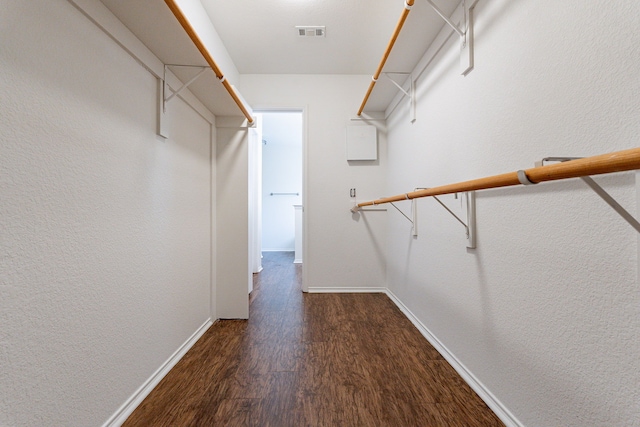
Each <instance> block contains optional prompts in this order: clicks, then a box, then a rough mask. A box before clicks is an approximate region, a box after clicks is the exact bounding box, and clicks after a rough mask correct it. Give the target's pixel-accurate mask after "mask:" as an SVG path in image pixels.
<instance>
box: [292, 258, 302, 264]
mask: <svg viewBox="0 0 640 427" xmlns="http://www.w3.org/2000/svg"><path fill="white" fill-rule="evenodd" d="M293 263H294V264H302V260H301V259H294V260H293Z"/></svg>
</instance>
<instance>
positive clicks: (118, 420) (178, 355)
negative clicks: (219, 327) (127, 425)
mask: <svg viewBox="0 0 640 427" xmlns="http://www.w3.org/2000/svg"><path fill="white" fill-rule="evenodd" d="M211 325H213V322H212V321H211V319H207V321H206V322H204V323H203V324H202V326H200V327H199V328H198V329H197V330H196V331H195V332H194V333H193V335H191V336H190V337H189V339H187V340H186V341H185V342H184V343H183V344H182V345H181V346H180V347H179V348H178V349H177V350H176V351H175V352H174V353H173V354H172V355H171V357H169V359H167V361H166V362H164V363H163V364H162V365H161V366H160V367H159V368H158V369H157V370H156V371H155V372H154V373H153V374H152V375H151V377H149V379H147V381H145V382H144V384H142V385H141V386H140V388H138V389H137V390H136V391H135V392H134V393H133V395H131V397H129V399H127V401H126V402H125V403H123V404H122V406H121V407H120V408H118V410H117V411H116V412H115V413H114V414H113V415H112V416H111V417H110V418H109V419H108V420H107V421H106V422H105V423H104V424H103V425H102V427H120V426H121V425H122V424H123V423H124V422H125V421H126V420H127V418H129V415H131V414H132V413H133V411H134V410H135V409H136V408H137V407H138V405H140V404H141V403H142V401H143V400H144V399H145V397H147V396H148V395H149V393H151V391H152V390H153V389H154V387H155V386H157V385H158V383H159V382H160V381H161V380H162V379H163V378H164V377H165V376H166V375H167V374H168V373H169V371H170V370H171V368H173V367H174V366H175V365H176V363H178V361H179V360H180V359H182V357H183V356H184V355H185V354H186V353H187V351H189V349H190V348H191V347H193V345H194V344H195V343H196V341H198V339H200V337H201V336H202V334H204V333H205V332H206V331H207V329H209V327H210V326H211Z"/></svg>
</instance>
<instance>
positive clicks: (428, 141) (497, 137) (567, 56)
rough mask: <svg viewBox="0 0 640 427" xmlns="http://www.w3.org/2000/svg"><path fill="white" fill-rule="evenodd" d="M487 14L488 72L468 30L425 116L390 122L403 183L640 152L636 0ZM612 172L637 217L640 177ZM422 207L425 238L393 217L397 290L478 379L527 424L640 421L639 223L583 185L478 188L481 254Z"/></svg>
mask: <svg viewBox="0 0 640 427" xmlns="http://www.w3.org/2000/svg"><path fill="white" fill-rule="evenodd" d="M476 22H477V25H476V28H475V35H476V45H475V64H476V67H475V70H474V71H472V72H471V74H469V75H468V76H467V77H461V76H459V75H458V53H457V51H458V45H457V42H455V41H454V40H453V38H452V39H451V40H450V41H449V42H447V43H446V45H445V48H444V49H443V51H442V52H441V53H440V54H439V55H438V56H437V57H436V59H435V61H434V62H433V63H432V65H431V66H430V67H429V68H428V69H427V70H426V71H425V72H424V74H423V75H422V77H421V78H420V79H419V80H418V86H417V90H418V104H417V122H416V123H415V124H413V125H411V124H409V121H408V112H407V106H406V101H403V103H402V104H401V105H400V106H399V107H398V109H397V111H396V112H395V113H394V114H393V115H392V117H391V118H390V120H389V127H390V131H389V180H388V186H387V190H388V191H387V193H388V194H397V193H401V192H405V191H407V190H410V189H413V188H414V187H417V186H418V187H421V186H425V187H430V186H436V185H441V184H447V183H452V182H457V181H462V180H466V179H472V178H477V177H482V176H486V175H493V174H498V173H502V172H511V171H514V170H517V169H524V168H529V167H532V166H533V162H534V161H535V160H539V159H541V158H543V157H546V156H588V155H595V154H601V153H606V152H610V151H616V150H622V149H626V148H632V147H634V146H637V145H638V135H639V134H640V120H638V117H640V98H639V97H638V94H639V93H640V78H638V73H637V67H638V65H639V64H640V62H639V58H640V50H639V48H638V46H640V33H639V32H638V31H636V27H637V24H638V22H640V5H639V4H638V3H637V2H609V1H593V2H589V3H588V4H585V3H584V2H579V1H575V0H569V1H564V2H557V1H551V0H544V1H534V0H521V1H517V2H514V1H508V0H486V1H480V2H479V3H478V6H477V9H476ZM447 34H448V32H447ZM430 57H431V55H428V57H426V58H424V60H425V61H426V60H428V59H430ZM418 71H420V70H416V74H417V73H418ZM596 181H598V182H600V183H601V184H602V185H603V186H604V187H605V188H606V189H607V190H608V191H610V193H611V194H612V195H614V196H615V197H616V198H617V199H618V200H619V201H620V202H621V203H622V204H623V205H625V206H626V207H627V208H628V209H630V210H631V211H632V212H635V211H636V202H635V197H636V193H635V188H634V185H635V177H634V173H621V174H616V175H611V176H603V177H599V178H596ZM418 203H419V206H420V214H419V215H420V218H419V219H420V235H419V237H418V238H417V239H413V238H412V237H411V236H410V234H409V227H410V224H408V223H407V221H406V220H405V219H404V218H403V217H401V215H399V214H398V213H397V212H390V213H389V236H388V242H389V251H388V253H389V257H388V267H387V268H388V284H389V288H390V289H391V290H392V292H393V293H394V294H395V295H396V296H397V297H398V298H399V299H400V300H401V301H402V302H403V303H404V304H405V305H406V306H408V307H409V309H410V310H411V311H412V312H413V313H414V314H415V315H416V316H417V317H418V318H419V320H420V321H421V322H422V323H423V324H424V325H425V326H426V327H427V328H428V329H429V330H430V331H431V332H432V333H433V334H434V335H435V336H436V337H437V338H438V339H439V340H440V341H441V342H442V343H443V344H444V345H445V347H446V348H448V350H449V351H450V352H451V353H452V354H453V355H454V356H455V357H456V358H457V359H458V360H459V361H461V362H462V364H463V365H464V366H466V368H467V369H468V370H469V371H470V372H471V373H472V375H474V376H475V377H476V378H477V379H478V380H479V381H480V382H481V383H483V384H484V385H485V386H486V388H487V389H488V390H489V391H490V392H492V393H493V394H494V395H495V396H496V397H497V399H498V400H499V401H500V402H502V404H503V405H504V407H505V408H506V409H507V410H509V411H511V412H512V413H513V415H514V416H515V418H516V419H518V420H519V421H520V422H521V423H522V424H523V425H526V426H552V425H554V426H558V425H562V426H587V425H589V426H605V425H607V426H612V425H638V422H639V421H638V420H640V405H639V404H638V402H640V387H639V384H640V357H639V355H640V339H639V338H640V292H638V278H637V263H638V258H637V235H636V234H637V233H636V232H635V231H634V230H633V229H632V228H631V227H630V226H629V225H628V224H627V223H626V222H624V221H623V220H622V219H621V218H620V217H619V216H618V215H617V214H616V213H615V212H614V211H613V210H612V209H611V208H609V207H608V206H607V205H606V204H605V203H604V202H603V201H602V200H601V199H599V198H598V196H597V195H595V193H593V192H592V191H591V190H589V189H588V188H587V187H586V186H585V185H584V184H583V183H582V182H581V181H579V180H573V181H568V182H557V183H547V184H540V185H538V186H535V187H527V188H525V187H520V188H511V189H501V190H490V191H486V192H481V193H479V194H478V200H477V212H478V213H477V215H478V217H477V226H478V241H477V244H478V247H477V249H476V250H466V248H465V244H464V236H463V232H462V230H461V229H460V228H461V227H460V225H459V224H457V223H456V222H455V221H454V220H453V219H452V218H451V217H450V216H449V215H448V214H447V213H446V212H445V211H444V210H443V209H442V208H441V207H440V206H438V205H437V204H436V203H435V202H434V201H433V200H426V199H423V200H420V201H419V202H418Z"/></svg>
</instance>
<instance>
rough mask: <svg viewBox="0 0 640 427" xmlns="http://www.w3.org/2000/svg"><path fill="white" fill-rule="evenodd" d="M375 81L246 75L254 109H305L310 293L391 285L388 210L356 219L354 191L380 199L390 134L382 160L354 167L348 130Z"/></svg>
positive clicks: (306, 253) (307, 277)
mask: <svg viewBox="0 0 640 427" xmlns="http://www.w3.org/2000/svg"><path fill="white" fill-rule="evenodd" d="M370 79H371V77H366V76H326V75H241V80H240V81H241V85H240V90H241V91H242V94H243V96H244V97H245V99H246V100H247V102H249V103H250V104H251V106H252V107H253V108H254V109H268V108H302V109H304V119H303V120H305V137H306V143H305V144H306V145H305V147H304V148H303V150H306V151H305V154H304V156H305V157H306V161H307V164H306V166H305V167H306V171H305V174H306V176H305V177H304V187H305V188H304V189H303V195H304V200H303V204H304V226H305V230H306V234H305V242H304V245H305V248H304V269H303V277H304V279H303V280H304V281H305V284H306V286H308V287H309V288H310V290H322V289H326V288H341V289H349V288H379V287H384V284H385V275H386V273H385V261H384V247H385V237H384V236H385V233H384V225H385V223H386V218H385V215H386V213H385V212H372V213H368V214H362V215H355V216H352V215H351V213H350V212H349V208H350V207H351V206H350V201H349V188H353V187H356V188H358V191H359V194H360V195H361V196H362V197H363V198H364V197H367V196H369V197H371V196H374V195H379V191H380V189H381V188H383V187H384V177H385V171H386V161H387V160H386V134H385V130H384V128H383V127H381V129H380V130H379V133H378V138H379V152H380V160H379V161H376V162H363V163H360V164H358V165H355V164H354V165H349V164H348V163H347V160H346V126H347V125H348V124H351V123H352V122H350V121H349V119H350V118H352V117H355V114H356V112H357V109H358V107H359V105H360V102H361V101H362V97H363V96H364V93H365V91H366V89H367V85H368V84H369V81H370Z"/></svg>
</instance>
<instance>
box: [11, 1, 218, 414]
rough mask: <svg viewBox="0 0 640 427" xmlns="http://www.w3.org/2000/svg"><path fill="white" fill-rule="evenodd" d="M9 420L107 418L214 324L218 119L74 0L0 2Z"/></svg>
mask: <svg viewBox="0 0 640 427" xmlns="http://www.w3.org/2000/svg"><path fill="white" fill-rule="evenodd" d="M0 7H1V8H2V14H1V15H0V38H1V39H2V49H0V80H1V81H2V84H1V86H2V88H3V90H2V97H1V99H0V138H1V145H0V147H1V148H0V150H1V155H0V181H1V185H0V200H1V202H0V236H1V242H0V295H1V297H0V325H2V326H1V327H0V425H2V426H62V425H64V426H95V425H100V424H102V423H103V422H105V421H106V420H107V418H109V416H110V415H112V414H113V413H114V412H115V411H116V409H117V408H118V407H119V406H120V405H121V404H122V403H123V402H125V401H126V400H127V398H129V397H130V396H131V395H132V393H133V392H134V391H135V390H136V389H137V388H138V387H139V386H140V385H141V384H142V383H143V382H144V381H145V380H147V379H148V378H149V377H150V376H151V374H152V373H153V372H154V371H155V370H156V369H157V368H158V367H159V366H160V365H161V364H162V363H163V362H165V361H166V360H167V358H168V357H169V356H171V354H172V353H173V352H174V351H175V350H176V349H177V348H178V347H179V346H180V345H181V344H182V343H184V342H185V340H186V339H187V338H189V337H190V336H191V334H192V333H194V331H196V330H197V329H198V328H199V327H200V326H201V325H202V324H203V323H204V322H205V321H206V320H207V319H208V318H209V301H210V286H211V277H210V276H211V259H210V257H211V226H210V224H211V213H210V208H211V197H212V192H211V188H210V182H211V163H210V154H211V153H210V141H211V126H210V125H209V123H207V122H206V121H205V120H204V119H203V118H202V117H200V116H199V115H197V114H195V113H194V112H193V111H192V110H191V109H190V108H189V107H187V106H186V105H185V104H184V103H183V101H181V100H179V99H176V100H174V101H172V103H171V104H170V106H169V112H168V114H169V116H170V118H171V124H170V132H171V135H172V138H171V139H169V140H166V141H165V140H163V139H161V138H158V137H156V136H155V129H156V102H157V96H156V93H157V91H156V79H155V78H154V77H152V76H151V75H150V74H149V73H148V72H147V71H146V70H145V69H144V68H143V67H141V66H140V65H139V64H138V63H137V62H136V61H135V60H133V59H132V58H131V57H130V56H129V55H128V54H127V53H126V52H125V51H124V50H123V49H122V48H120V47H119V46H118V45H117V44H116V43H115V42H114V41H113V40H111V39H110V38H109V37H107V36H106V35H105V34H103V33H102V31H101V30H99V29H98V28H97V27H96V26H95V25H94V24H92V23H91V22H90V21H89V20H88V19H86V18H85V17H84V16H83V15H82V14H81V13H80V12H79V11H78V10H77V9H75V8H74V7H73V6H71V5H70V4H69V3H68V2H66V1H54V2H52V1H45V0H37V1H29V2H14V1H2V2H1V3H0Z"/></svg>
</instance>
